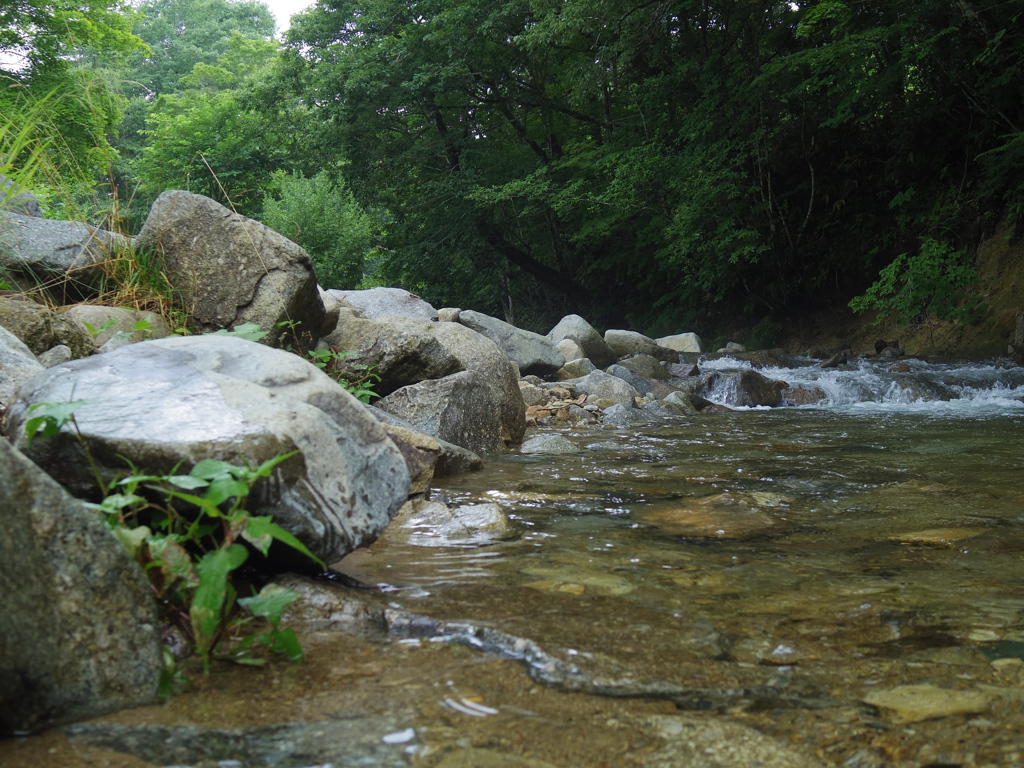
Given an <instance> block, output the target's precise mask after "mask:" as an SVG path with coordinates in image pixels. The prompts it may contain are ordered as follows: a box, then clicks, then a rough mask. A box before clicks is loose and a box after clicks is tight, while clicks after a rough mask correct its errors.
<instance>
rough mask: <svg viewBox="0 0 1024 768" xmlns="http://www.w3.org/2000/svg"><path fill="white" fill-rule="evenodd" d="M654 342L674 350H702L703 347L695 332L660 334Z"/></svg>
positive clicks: (698, 351)
mask: <svg viewBox="0 0 1024 768" xmlns="http://www.w3.org/2000/svg"><path fill="white" fill-rule="evenodd" d="M654 341H655V343H656V344H659V345H660V346H662V347H667V348H668V349H674V350H675V351H676V352H697V353H700V352H703V351H704V347H703V345H702V344H701V340H700V336H698V335H697V334H696V333H693V332H690V333H675V334H672V335H671V336H662V337H661V338H659V339H655V340H654Z"/></svg>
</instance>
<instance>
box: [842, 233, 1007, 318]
mask: <svg viewBox="0 0 1024 768" xmlns="http://www.w3.org/2000/svg"><path fill="white" fill-rule="evenodd" d="M977 281H978V274H977V271H976V270H975V269H974V267H973V266H972V265H970V264H966V263H964V257H963V255H962V254H960V253H957V252H956V251H954V250H953V249H952V248H951V247H950V246H949V245H948V244H947V243H943V242H941V241H939V240H935V239H933V238H930V237H926V238H924V239H923V240H922V241H921V247H920V249H919V250H918V252H917V253H916V254H914V255H909V254H906V253H901V254H900V255H899V256H897V257H896V258H895V259H893V261H892V263H891V264H889V265H888V266H887V267H884V268H883V269H882V271H881V272H879V274H878V280H876V281H875V282H874V283H873V284H872V285H871V287H870V288H868V290H867V291H866V292H865V293H864V294H863V295H861V296H858V297H856V298H855V299H853V300H852V301H851V302H850V308H851V309H853V310H854V311H855V312H864V311H866V310H868V309H877V310H879V314H878V318H877V319H876V320H875V324H876V325H877V324H878V323H880V322H881V321H883V320H885V319H886V318H889V317H893V318H895V320H896V322H897V323H898V324H899V325H909V324H910V323H912V322H923V321H927V318H928V317H929V316H934V317H937V318H939V319H940V320H959V321H963V322H972V321H974V320H976V319H977V317H978V316H979V315H980V314H981V313H983V312H984V311H985V310H986V309H987V307H986V306H985V305H983V304H982V303H981V301H980V300H979V299H971V298H969V297H968V296H967V293H968V291H969V290H970V288H971V287H972V286H974V285H975V284H976V283H977Z"/></svg>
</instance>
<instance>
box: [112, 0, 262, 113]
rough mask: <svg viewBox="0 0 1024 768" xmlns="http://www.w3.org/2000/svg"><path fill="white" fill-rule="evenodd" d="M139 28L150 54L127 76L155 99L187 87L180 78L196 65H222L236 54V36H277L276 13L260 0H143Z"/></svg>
mask: <svg viewBox="0 0 1024 768" xmlns="http://www.w3.org/2000/svg"><path fill="white" fill-rule="evenodd" d="M135 32H136V34H137V35H138V36H139V37H140V38H142V40H143V41H145V43H146V44H147V45H148V46H149V49H150V51H151V53H150V55H148V56H145V57H140V58H139V59H137V60H136V61H135V62H134V65H133V66H132V68H131V70H130V71H129V72H128V73H127V74H128V79H130V80H133V81H136V82H138V83H139V84H140V85H141V87H142V88H143V89H144V91H145V93H146V95H147V96H149V97H156V96H159V95H161V94H166V93H174V92H176V91H180V90H183V89H184V88H185V87H187V86H183V84H182V83H181V80H182V78H184V77H186V76H188V75H190V74H191V73H192V71H193V70H194V68H195V66H196V65H197V64H205V65H211V66H212V65H220V62H221V60H222V59H223V58H224V57H225V56H229V55H232V50H233V49H232V46H234V49H235V51H236V53H235V54H234V55H237V48H238V46H237V43H233V42H232V40H233V39H234V37H235V36H237V35H241V36H242V37H244V38H249V39H254V40H263V41H266V40H269V39H270V38H272V37H273V35H274V17H273V16H272V15H271V13H270V9H269V8H267V5H266V4H265V3H262V2H257V1H256V0H143V2H142V3H140V4H139V21H138V23H137V24H136V26H135ZM229 68H230V67H229Z"/></svg>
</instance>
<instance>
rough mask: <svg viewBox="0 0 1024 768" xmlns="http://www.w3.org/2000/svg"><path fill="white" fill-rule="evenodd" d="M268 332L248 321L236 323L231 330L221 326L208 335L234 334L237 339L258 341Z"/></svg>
mask: <svg viewBox="0 0 1024 768" xmlns="http://www.w3.org/2000/svg"><path fill="white" fill-rule="evenodd" d="M268 333H270V331H264V330H263V329H262V328H260V326H259V325H257V324H256V323H252V322H249V323H242V324H241V325H236V326H235V328H234V330H231V331H229V330H227V329H226V328H221V329H220V330H219V331H215V332H213V333H211V334H210V335H211V336H235V337H237V338H239V339H245V340H246V341H259V340H260V339H262V338H263V337H264V336H266V335H267V334H268Z"/></svg>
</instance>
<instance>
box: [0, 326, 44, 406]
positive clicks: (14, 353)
mask: <svg viewBox="0 0 1024 768" xmlns="http://www.w3.org/2000/svg"><path fill="white" fill-rule="evenodd" d="M42 370H43V366H42V365H41V364H40V363H39V362H38V361H37V360H36V356H35V355H33V354H32V350H30V349H29V348H28V347H26V346H25V344H24V342H22V340H21V339H19V338H18V337H17V336H15V335H14V334H13V333H11V332H10V331H8V330H7V329H6V328H4V327H3V326H2V325H0V406H4V405H6V404H7V403H9V402H10V401H11V398H12V397H14V393H15V392H17V391H18V388H19V387H20V386H21V385H22V384H24V383H25V382H26V381H28V380H29V379H31V378H32V377H33V376H35V375H36V374H37V373H40V372H41V371H42Z"/></svg>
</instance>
